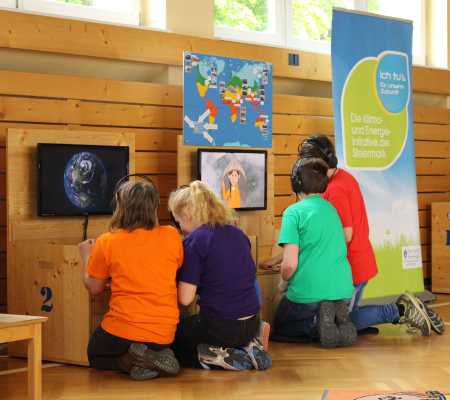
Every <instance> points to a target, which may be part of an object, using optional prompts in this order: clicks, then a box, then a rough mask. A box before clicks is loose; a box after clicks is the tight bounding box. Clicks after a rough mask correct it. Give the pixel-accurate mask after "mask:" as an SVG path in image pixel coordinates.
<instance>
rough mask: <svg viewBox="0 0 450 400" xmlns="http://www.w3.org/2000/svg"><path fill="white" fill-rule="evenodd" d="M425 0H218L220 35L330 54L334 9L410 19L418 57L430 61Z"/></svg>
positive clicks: (216, 23) (414, 47)
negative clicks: (426, 44) (426, 45)
mask: <svg viewBox="0 0 450 400" xmlns="http://www.w3.org/2000/svg"><path fill="white" fill-rule="evenodd" d="M424 3H425V1H424V0H215V26H216V28H215V30H216V36H217V37H220V38H224V39H231V40H238V41H249V42H259V43H263V44H269V45H278V46H283V47H289V48H298V49H301V50H305V51H312V52H319V53H329V52H330V42H331V18H332V10H333V7H341V8H348V9H355V10H361V11H368V12H372V13H377V14H381V15H386V16H390V17H397V18H404V19H411V20H412V21H413V23H414V30H413V55H414V61H415V62H416V63H425V23H424V16H425V10H424Z"/></svg>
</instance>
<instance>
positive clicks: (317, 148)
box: [298, 134, 338, 168]
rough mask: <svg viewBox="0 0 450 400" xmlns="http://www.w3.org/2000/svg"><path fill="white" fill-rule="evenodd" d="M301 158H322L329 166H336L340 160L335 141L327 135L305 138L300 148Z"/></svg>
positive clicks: (299, 154)
mask: <svg viewBox="0 0 450 400" xmlns="http://www.w3.org/2000/svg"><path fill="white" fill-rule="evenodd" d="M298 156H299V157H300V158H320V159H322V160H323V161H325V162H326V163H327V165H328V168H336V167H337V163H338V160H337V158H336V151H335V149H334V146H333V143H332V142H331V140H330V139H329V138H328V137H327V136H326V135H322V134H321V135H313V136H310V137H309V138H308V139H305V140H304V141H303V142H302V143H301V144H300V146H299V148H298Z"/></svg>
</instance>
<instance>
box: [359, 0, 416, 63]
mask: <svg viewBox="0 0 450 400" xmlns="http://www.w3.org/2000/svg"><path fill="white" fill-rule="evenodd" d="M367 11H369V12H373V13H377V14H381V15H388V16H390V17H397V18H403V19H410V20H412V21H413V56H414V61H416V62H417V63H419V64H425V21H424V20H425V7H424V2H423V0H396V1H392V0H367Z"/></svg>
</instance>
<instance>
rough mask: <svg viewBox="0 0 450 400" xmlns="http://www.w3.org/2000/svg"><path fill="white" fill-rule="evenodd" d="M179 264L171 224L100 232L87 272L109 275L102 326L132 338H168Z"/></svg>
mask: <svg viewBox="0 0 450 400" xmlns="http://www.w3.org/2000/svg"><path fill="white" fill-rule="evenodd" d="M182 263H183V245H182V242H181V238H180V235H179V234H178V232H177V230H176V229H175V228H173V227H171V226H158V227H156V228H154V229H152V230H148V229H136V230H134V231H132V232H128V231H126V230H123V229H119V230H117V231H114V232H108V233H104V234H103V235H101V236H100V237H99V238H98V239H97V240H96V242H95V245H94V248H93V249H92V254H91V255H90V257H89V262H88V267H87V272H88V274H89V275H90V276H92V277H93V278H98V279H107V278H109V277H111V299H110V301H109V311H108V312H107V314H106V315H105V317H104V318H103V321H102V324H101V326H102V328H103V329H104V330H105V331H107V332H109V333H111V334H112V335H115V336H118V337H121V338H124V339H128V340H132V341H137V342H152V343H159V344H169V343H172V342H173V339H174V336H175V330H176V327H177V324H178V319H179V311H178V305H177V285H176V274H177V271H178V269H179V268H180V266H181V264H182Z"/></svg>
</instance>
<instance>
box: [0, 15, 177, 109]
mask: <svg viewBox="0 0 450 400" xmlns="http://www.w3.org/2000/svg"><path fill="white" fill-rule="evenodd" d="M0 14H1V12H0ZM0 93H1V94H6V95H11V96H30V97H45V98H56V99H79V100H90V101H107V102H111V103H132V104H149V105H155V104H156V105H159V106H182V104H183V99H182V90H181V86H175V85H161V84H155V83H148V82H131V81H120V80H113V79H100V78H85V77H80V76H72V75H53V74H37V73H30V72H17V71H5V70H3V71H0Z"/></svg>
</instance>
